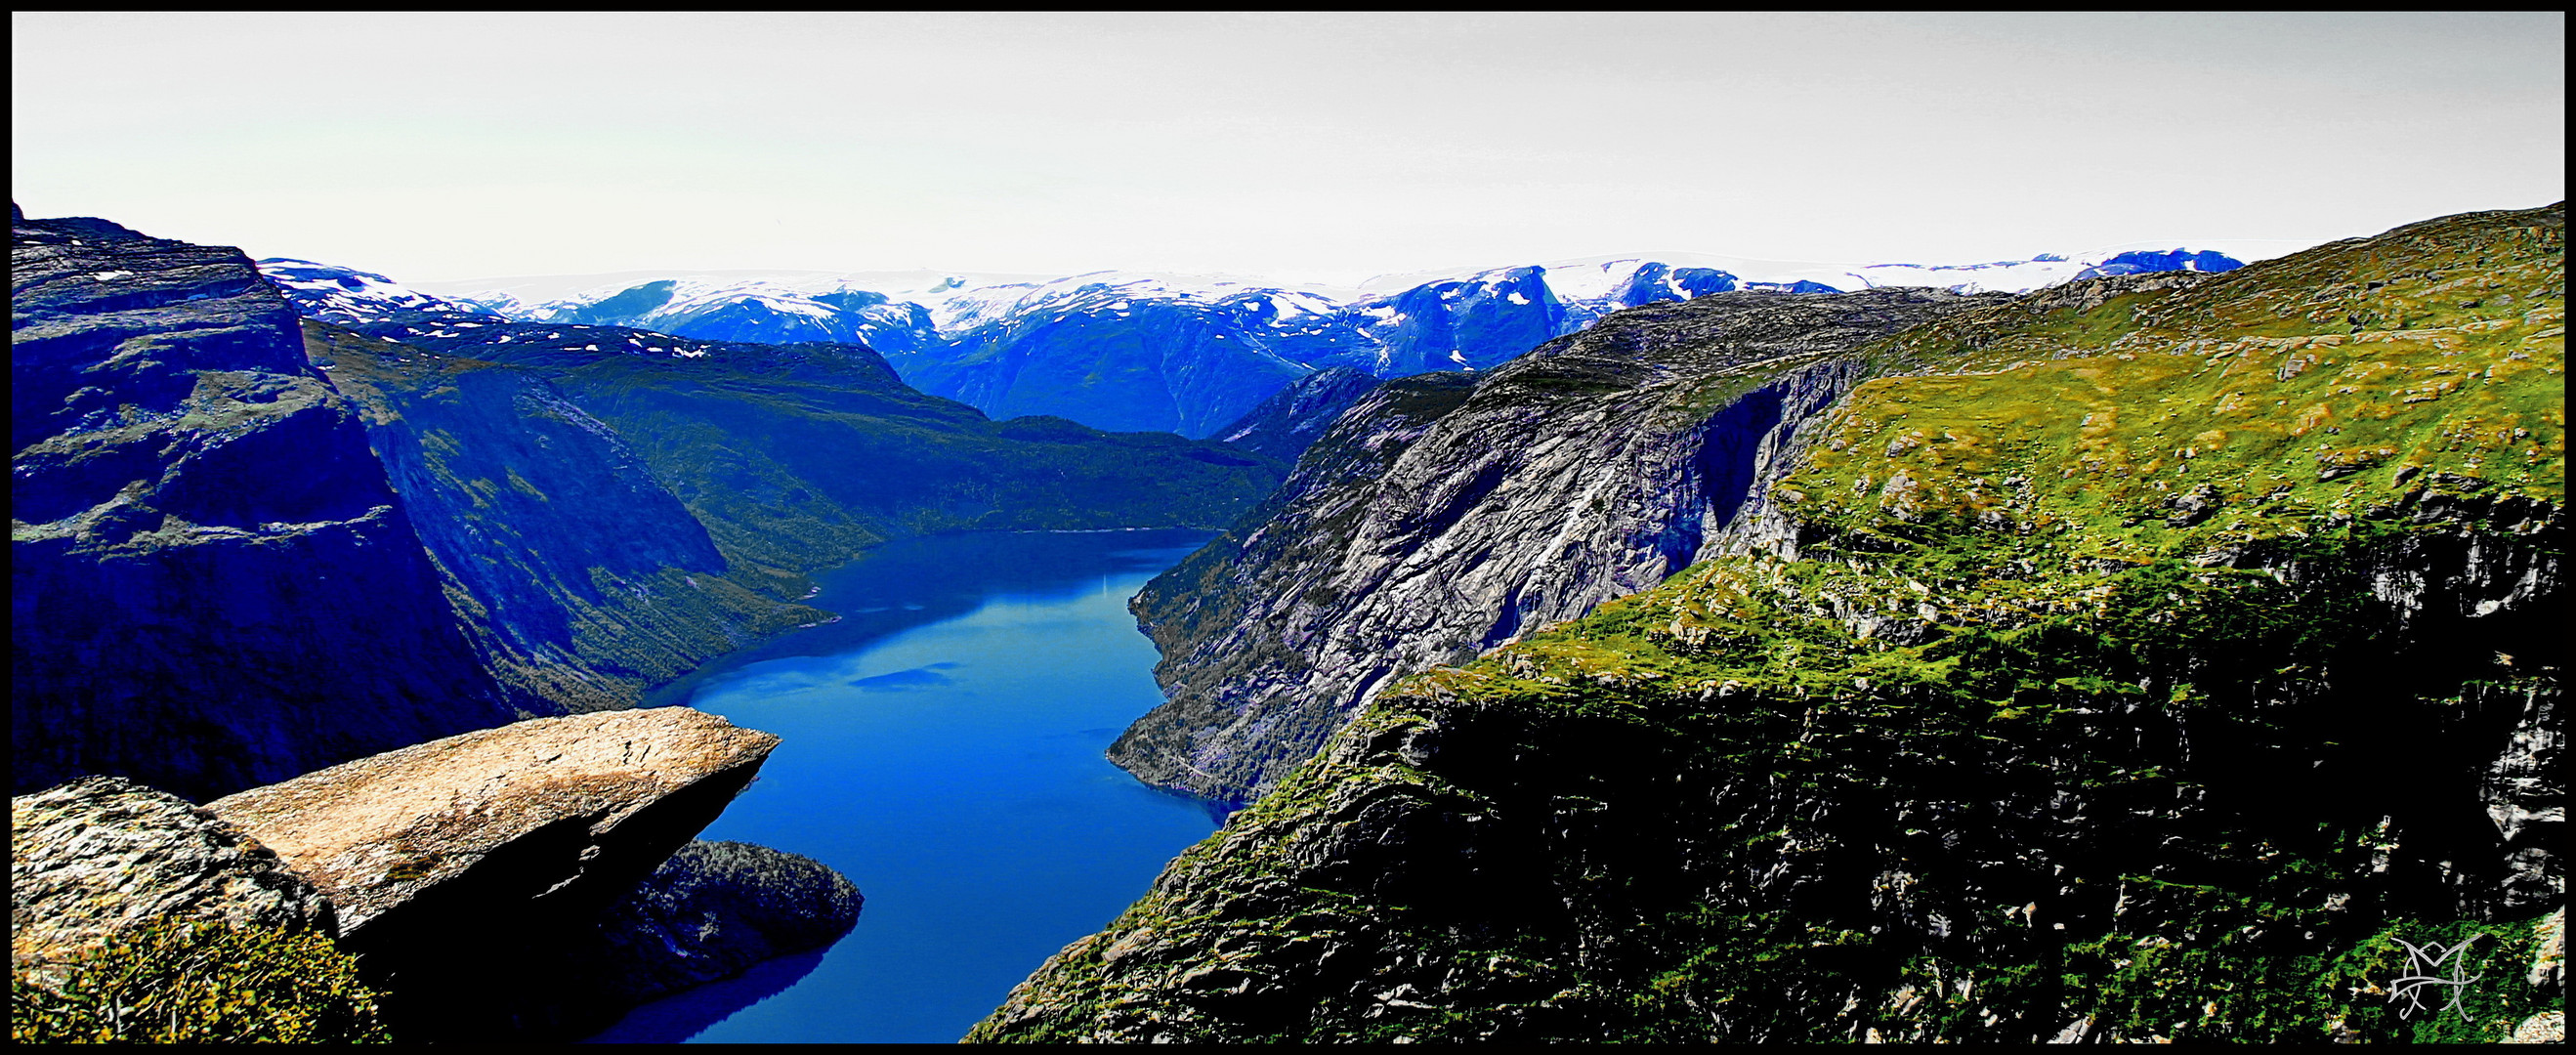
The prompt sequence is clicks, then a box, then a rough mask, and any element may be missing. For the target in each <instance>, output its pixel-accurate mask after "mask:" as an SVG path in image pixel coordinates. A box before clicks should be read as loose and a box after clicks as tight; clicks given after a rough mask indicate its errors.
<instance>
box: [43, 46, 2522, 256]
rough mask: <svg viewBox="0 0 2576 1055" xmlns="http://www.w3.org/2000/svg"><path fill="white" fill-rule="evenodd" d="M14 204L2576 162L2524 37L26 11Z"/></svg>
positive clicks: (2372, 205) (1122, 214)
mask: <svg viewBox="0 0 2576 1055" xmlns="http://www.w3.org/2000/svg"><path fill="white" fill-rule="evenodd" d="M10 28H11V45H12V56H11V67H10V69H11V81H12V91H11V97H10V99H11V117H12V120H11V126H10V135H11V147H12V149H11V158H10V165H11V168H10V191H11V196H12V197H13V198H14V199H15V200H16V201H18V202H19V203H20V204H22V205H23V206H25V207H26V208H27V210H28V212H29V214H30V215H35V216H62V215H94V216H103V217H106V218H108V219H112V220H115V221H117V222H120V223H123V224H126V225H127V226H130V227H134V228H136V229H139V230H142V231H144V232H145V233H147V234H154V235H159V236H163V237H170V238H183V239H187V240H190V241H197V242H210V243H222V244H231V245H239V246H242V247H244V248H246V249H248V250H249V251H250V252H251V254H252V255H254V256H270V255H281V256H299V257H306V258H310V259H316V260H323V261H328V262H333V263H341V264H347V265H351V266H355V267H360V268H364V269H368V270H374V271H381V272H384V273H386V274H389V275H392V276H394V277H395V278H397V279H406V280H413V281H429V280H440V279H459V278H470V277H482V276H494V275H513V274H553V273H575V272H579V273H587V272H602V271H616V270H630V269H646V268H656V269H659V268H668V269H701V268H814V269H826V270H891V269H908V268H915V267H928V268H942V269H957V270H979V271H1031V272H1052V273H1070V272H1079V271H1089V270H1097V269H1102V268H1126V269H1151V270H1185V271H1226V272H1234V273H1240V274H1250V275H1267V276H1273V277H1278V278H1283V279H1305V280H1342V281H1348V280H1353V279H1357V278H1360V277H1364V276H1367V275H1371V274H1377V273H1383V272H1398V271H1412V270H1421V269H1428V268H1446V267H1453V266H1462V265H1478V266H1481V265H1498V264H1507V263H1522V262H1530V261H1537V260H1544V259H1550V258H1558V257H1569V256H1582V255H1590V254H1598V253H1612V252H1635V251H1653V250H1685V251H1698V252H1707V253H1719V254H1727V255H1734V256H1746V257H1767V258H1775V259H1788V260H1827V261H1872V260H1884V261H1900V260H1901V261H1916V262H1938V263H1950V262H1968V261H1977V260H1993V259H2003V258H2023V257H2028V256H2030V255H2031V254H2033V253H2036V252H2041V251H2061V252H2062V251H2068V250H2081V249H2084V248H2088V247H2091V246H2098V245H2105V244H2111V243H2119V242H2129V241H2137V240H2171V241H2190V240H2205V239H2219V238H2256V239H2291V240H2296V241H2299V242H2303V243H2314V242H2321V241H2326V240H2331V239H2334V238H2342V237H2350V236H2355V235H2364V234H2372V233H2376V232H2378V231H2381V230H2384V229H2386V228H2389V227H2392V226H2395V225H2398V224H2401V223H2407V222H2411V221H2414V220H2419V219H2425V218H2429V217H2432V216H2438V215H2442V214H2445V213H2451V212H2459V211H2464V210H2470V209H2494V208H2522V207H2530V206H2536V205H2545V204H2548V203H2549V202H2552V201H2556V200H2559V199H2560V198H2561V197H2563V196H2564V194H2565V191H2564V184H2565V180H2566V139H2565V128H2564V124H2565V119H2566V89H2565V80H2566V18H2565V16H2564V14H2561V13H2536V14H2534V13H2521V14H2516V13H2506V14H2395V15H2389V14H2345V15H2334V14H2289V15H2198V14H2161V13H2159V14H2101V15H1998V14H1987V15H1933V14H1861V15H1832V14H1749V15H1748V14H1698V15H1670V14H1628V15H1561V14H1560V15H1551V14H1458V13H1439V14H1385V15H1340V14H1337V15H1313V14H1284V15H1268V14H1263V15H1224V14H1196V15H1193V14H1179V15H1173V14H1129V15H1096V14H1062V15H1059V14H838V15H806V14H759V15H733V14H634V15H586V14H585V15H566V14H534V15H519V14H347V15H306V14H169V13H156V14H99V13H32V14H31V13H17V14H12V15H11V16H10Z"/></svg>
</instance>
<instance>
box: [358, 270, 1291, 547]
mask: <svg viewBox="0 0 2576 1055" xmlns="http://www.w3.org/2000/svg"><path fill="white" fill-rule="evenodd" d="M352 330H353V331H354V332H356V333H359V334H362V335H364V336H365V337H368V338H372V339H375V340H378V341H383V342H391V343H396V344H399V345H401V346H402V347H404V348H408V349H415V350H417V351H418V352H421V353H426V354H428V355H431V356H433V357H438V358H442V359H475V360H480V361H485V362H491V363H498V364H502V365H504V366H508V367H512V368H515V369H518V370H524V371H527V372H529V373H531V374H533V375H535V376H536V377H539V378H542V379H543V380H544V381H545V382H546V383H547V384H549V385H552V386H553V387H554V389H555V390H556V391H559V392H561V393H562V395H563V397H564V398H565V399H566V400H567V401H569V404H570V405H571V406H572V407H574V408H576V409H578V410H579V412H580V413H582V414H584V415H587V416H588V417H590V418H593V419H596V420H597V421H598V422H600V423H601V424H603V425H604V426H606V427H607V428H608V429H609V430H611V431H612V432H613V433H614V434H615V435H616V437H617V438H618V440H619V442H620V443H621V444H623V445H624V447H625V448H626V449H628V450H631V451H633V452H634V454H635V456H636V457H638V458H640V459H641V460H642V462H643V465H644V467H645V469H646V470H648V471H649V472H650V474H651V477H652V479H653V480H654V481H656V482H657V483H658V484H660V485H661V486H663V487H665V488H667V489H668V490H669V491H670V493H671V494H672V495H674V496H675V497H676V498H677V499H678V500H679V502H680V503H681V504H682V505H683V506H685V507H686V508H687V510H688V512H689V513H690V514H691V515H692V516H694V517H696V518H697V520H698V521H699V522H700V523H701V524H703V525H704V526H705V529H706V532H707V535H708V537H709V539H710V540H711V541H712V542H713V544H714V546H715V548H716V551H717V552H718V553H719V554H721V555H722V556H723V558H724V559H725V560H726V561H728V562H730V563H729V565H728V566H729V567H731V568H733V569H734V571H735V572H738V573H740V575H744V576H751V577H752V579H750V580H745V581H774V582H776V583H777V584H779V585H782V586H783V585H791V584H792V585H798V586H801V585H802V584H803V583H804V580H803V575H804V573H806V572H809V571H816V570H820V569H823V568H827V567H832V566H834V565H838V564H841V563H843V562H846V561H848V560H849V559H851V558H852V557H855V556H857V555H858V554H859V553H861V552H863V551H864V550H866V549H868V548H869V547H872V546H875V545H877V544H879V543H882V542H884V541H886V540H888V539H893V538H901V537H907V536H911V535H922V534H934V533H938V532H944V531H970V530H1106V529H1115V528H1147V527H1184V526H1189V527H1196V526H1206V527H1214V526H1218V525H1222V524H1226V523H1229V522H1232V521H1233V520H1234V519H1236V518H1237V517H1239V516H1241V515H1242V514H1243V513H1245V512H1246V511H1248V510H1250V509H1251V508H1252V507H1253V505H1254V504H1255V503H1256V502H1258V501H1259V500H1260V498H1261V496H1262V495H1264V494H1266V493H1268V491H1269V490H1270V489H1271V488H1272V486H1274V485H1275V484H1276V483H1277V481H1278V479H1279V477H1280V475H1281V473H1282V471H1283V468H1284V466H1283V465H1282V464H1281V463H1280V462H1277V461H1275V460H1272V459H1269V458H1266V457H1263V456H1261V455H1259V454H1256V453H1251V452H1246V451H1242V450H1238V449H1236V448H1233V447H1229V446H1226V445H1224V444H1219V443H1212V442H1206V441H1193V440H1184V439H1182V438H1180V437H1178V436H1173V435H1171V434H1169V433H1150V432H1149V433H1110V432H1103V431H1100V430H1098V429H1093V428H1089V427H1087V426H1083V425H1078V424H1075V423H1074V422H1071V421H1066V420H1064V419H1061V418H1048V417H1026V418H1017V419H1013V420H1010V421H999V422H997V421H993V420H991V419H989V418H986V417H985V416H984V415H983V414H982V413H981V412H979V411H977V410H975V409H974V408H973V407H969V406H966V405H964V404H961V403H957V402H954V401H951V400H946V399H940V398H937V397H934V396H928V395H924V394H922V393H921V392H919V391H916V390H914V389H912V388H911V387H909V386H907V385H905V384H904V383H903V382H902V381H901V380H900V379H898V378H897V377H896V376H895V374H894V371H893V370H892V369H890V368H889V367H888V366H887V365H886V361H885V360H884V359H883V358H882V357H880V356H878V355H877V354H876V353H874V352H872V351H870V350H868V349H867V348H865V347H862V346H858V345H846V344H842V345H835V344H799V345H770V344H754V343H747V342H736V341H706V340H695V339H686V338H674V337H670V336H667V335H664V334H659V333H652V332H648V331H643V330H635V329H628V328H623V327H610V326H583V325H570V324H543V325H540V324H534V323H516V322H488V321H483V320H481V319H479V318H476V317H469V316H458V315H446V316H424V315H406V316H400V317H397V318H394V319H391V320H389V321H381V322H372V323H365V324H361V325H358V326H355V327H352ZM763 576H765V577H766V579H763V578H762V577H763Z"/></svg>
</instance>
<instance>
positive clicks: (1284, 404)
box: [1213, 366, 1377, 463]
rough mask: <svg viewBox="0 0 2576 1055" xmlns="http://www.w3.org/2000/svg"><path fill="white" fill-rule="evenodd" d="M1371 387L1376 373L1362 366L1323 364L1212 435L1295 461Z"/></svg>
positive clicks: (1222, 440) (1250, 449) (1373, 386)
mask: <svg viewBox="0 0 2576 1055" xmlns="http://www.w3.org/2000/svg"><path fill="white" fill-rule="evenodd" d="M1376 387H1377V378H1376V377H1374V376H1372V375H1370V374H1369V373H1368V372H1367V371H1364V370H1354V369H1352V368H1350V367H1347V366H1334V367H1326V368H1325V369H1322V370H1317V371H1315V372H1314V373H1311V374H1308V375H1306V376H1304V377H1301V378H1298V379H1297V380H1296V381H1294V382H1291V383H1290V384H1289V385H1288V387H1286V388H1283V389H1280V390H1279V391H1278V393H1277V394H1275V395H1272V396H1271V397H1270V398H1268V399H1265V400H1262V401H1261V405H1260V406H1257V407H1254V408H1252V410H1251V411H1250V412H1248V413H1246V414H1244V415H1243V416H1242V417H1240V418H1237V419H1235V422H1234V424H1231V425H1228V426H1226V427H1224V428H1221V429H1218V430H1216V433H1215V435H1214V437H1213V438H1214V439H1216V440H1218V441H1219V442H1222V443H1230V444H1233V445H1234V446H1237V447H1241V448H1243V449H1245V450H1249V451H1258V452H1260V453H1262V454H1266V455H1269V456H1270V457H1273V458H1277V459H1279V460H1280V461H1283V462H1290V463H1294V462H1295V461H1296V460H1297V456H1298V455H1300V454H1304V453H1306V448H1307V447H1309V446H1312V445H1313V444H1314V442H1315V437H1318V436H1321V435H1323V434H1324V430H1325V429H1328V428H1331V427H1332V425H1333V422H1334V421H1335V420H1336V419H1338V418H1340V417H1341V416H1342V412H1343V411H1345V410H1349V409H1351V404H1353V403H1357V402H1359V401H1360V397H1361V396H1364V395H1367V394H1368V391H1369V389H1372V388H1376Z"/></svg>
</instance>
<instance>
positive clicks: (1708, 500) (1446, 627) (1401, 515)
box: [1110, 290, 2005, 800]
mask: <svg viewBox="0 0 2576 1055" xmlns="http://www.w3.org/2000/svg"><path fill="white" fill-rule="evenodd" d="M2002 299H2005V298H2004V297H2003V295H2001V294H1990V295H1984V296H1975V297H1969V296H1961V295H1958V294H1952V293H1946V292H1940V291H1931V290H1874V291H1870V292H1867V293H1854V294H1840V295H1836V294H1781V293H1725V294H1718V295H1715V296H1710V297H1703V298H1700V299H1697V300H1693V301H1689V302H1686V303H1679V304H1662V305H1653V306H1648V307H1640V308H1634V309H1630V310H1628V311H1624V312H1619V313H1617V314H1614V315H1611V316H1609V317H1608V318H1605V319H1603V320H1602V321H1601V322H1600V323H1598V324H1596V325H1595V326H1594V327H1592V328H1591V329H1589V330H1586V331H1584V332H1583V333H1581V334H1578V335H1575V336H1572V337H1568V338H1563V339H1560V340H1557V341H1553V342H1550V343H1548V344H1546V345H1543V346H1541V347H1539V348H1537V349H1536V350H1534V351H1532V352H1531V353H1530V354H1528V355H1525V356H1522V357H1521V358H1519V359H1516V360H1513V361H1512V362H1510V363H1508V364H1506V365H1504V366H1502V367H1500V368H1497V369H1495V370H1493V371H1492V372H1490V373H1486V374H1481V375H1465V374H1451V375H1425V376H1426V377H1432V378H1435V380H1429V381H1421V382H1418V383H1417V384H1415V385H1413V386H1407V387H1399V383H1397V382H1390V383H1388V386H1386V387H1382V388H1380V389H1378V390H1377V391H1375V392H1371V393H1370V394H1368V395H1367V396H1366V397H1364V398H1362V399H1361V400H1360V401H1359V403H1358V404H1357V405H1356V406H1355V407H1353V408H1352V409H1351V410H1349V411H1346V412H1344V413H1343V414H1342V415H1340V416H1339V418H1338V419H1337V421H1336V422H1335V423H1334V424H1333V426H1332V428H1331V429H1330V430H1329V431H1327V432H1326V433H1324V435H1323V436H1322V437H1321V438H1319V439H1318V440H1316V441H1315V442H1314V444H1313V446H1311V447H1309V448H1308V449H1307V451H1306V454H1305V456H1304V457H1303V459H1302V460H1300V462H1299V463H1298V466H1297V469H1296V471H1295V472H1294V473H1293V474H1292V475H1291V476H1290V478H1289V480H1288V481H1287V482H1286V483H1285V484H1283V485H1282V487H1281V490H1280V491H1279V492H1278V493H1277V494H1276V495H1274V496H1273V497H1272V498H1271V499H1270V500H1269V502H1268V504H1266V505H1265V506H1264V508H1263V509H1262V510H1260V511H1258V512H1256V513H1255V514H1254V515H1253V516H1250V517H1247V518H1246V519H1245V520H1244V521H1243V522H1241V523H1240V524H1239V525H1238V526H1237V527H1236V529H1235V530H1233V531H1230V532H1228V533H1227V534H1226V535H1224V536H1222V537H1220V538H1218V539H1217V540H1216V541H1214V542H1211V543H1209V544H1208V546H1207V547H1206V548H1205V549H1203V550H1201V551H1200V552H1199V553H1197V554H1194V555H1192V556H1191V557H1190V558H1189V559H1187V560H1185V561H1183V562H1182V563H1181V564H1180V565H1178V566H1176V567H1174V568H1173V569H1172V570H1171V571H1169V572H1166V573H1165V574H1164V575H1162V576H1160V577H1158V578H1157V579H1155V580H1154V581H1153V582H1151V583H1149V584H1147V586H1146V588H1145V590H1144V592H1143V593H1141V594H1139V595H1138V596H1137V599H1136V601H1135V604H1134V608H1135V611H1136V614H1137V617H1138V619H1139V621H1140V622H1141V623H1142V624H1143V625H1144V627H1145V629H1146V632H1147V633H1149V634H1151V635H1152V636H1153V637H1154V639H1155V643H1156V645H1157V646H1159V647H1160V648H1161V649H1162V653H1163V662H1162V664H1161V665H1160V666H1158V667H1157V668H1156V675H1157V678H1158V679H1159V680H1160V681H1162V683H1163V685H1164V691H1165V694H1166V695H1167V696H1168V697H1169V701H1168V702H1167V703H1165V704H1164V705H1163V706H1162V707H1159V708H1157V709H1156V710H1154V711H1153V712H1152V713H1150V714H1148V715H1146V716H1145V717H1144V718H1141V719H1139V720H1138V721H1137V722H1136V724H1135V725H1134V726H1133V727H1131V728H1130V729H1128V731H1127V733H1126V734H1125V735H1124V736H1122V737H1120V738H1119V740H1118V742H1117V743H1116V744H1115V745H1114V746H1113V747H1112V748H1111V749H1110V757H1111V758H1112V759H1113V760H1114V761H1116V762H1117V763H1118V764H1119V765H1121V766H1124V767H1126V768H1127V769H1128V770H1129V771H1131V772H1133V773H1135V774H1137V775H1138V776H1139V777H1142V778H1143V779H1145V780H1147V781H1150V782H1152V783H1156V784H1161V785H1165V786H1168V787H1175V788H1180V789H1183V790H1186V791H1189V792H1191V793H1194V794H1199V795H1204V796H1208V797H1213V798H1230V799H1236V800H1243V799H1248V798H1251V797H1255V796H1257V795H1259V794H1260V793H1262V792H1263V791H1264V790H1266V789H1267V788H1268V787H1269V786H1271V785H1272V784H1274V783H1276V782H1277V781H1278V779H1279V778H1280V777H1281V776H1283V775H1285V774H1286V772H1287V770H1288V769H1289V767H1291V766H1294V765H1296V764H1297V763H1299V762H1302V761H1304V760H1305V759H1306V758H1308V757H1309V756H1311V755H1312V754H1313V753H1314V751H1315V749H1316V748H1317V747H1318V746H1319V745H1321V744H1322V743H1323V741H1324V739H1325V738H1326V737H1328V736H1330V735H1331V734H1332V732H1333V731H1334V730H1335V729H1337V728H1339V727H1340V725H1341V724H1342V723H1343V722H1345V721H1347V720H1348V719H1349V718H1350V716H1351V715H1352V714H1354V713H1356V712H1357V710H1358V708H1359V707H1360V705H1361V704H1362V703H1364V702H1366V700H1367V699H1368V697H1369V696H1370V694H1372V693H1374V692H1376V691H1377V690H1378V689H1380V688H1382V687H1383V686H1385V685H1387V684H1389V683H1390V682H1391V681H1393V680H1394V679H1397V678H1400V677H1403V676H1405V675H1408V674H1412V673H1415V672H1418V671H1421V670H1424V669H1427V668H1429V667H1431V666H1434V665H1437V664H1440V663H1449V662H1458V661H1462V660H1465V659H1469V658H1473V657H1474V656H1475V655H1476V654H1477V653H1479V652H1482V651H1484V650H1485V649H1488V648H1492V647H1494V646H1496V645H1499V644H1502V643H1504V642H1506V641H1509V640H1512V639H1513V638H1514V637H1515V636H1517V635H1519V634H1521V633H1522V632H1523V631H1524V630H1526V629H1530V628H1535V627H1538V626H1541V625H1544V624H1547V623H1551V622H1555V621H1558V620H1564V619H1571V618H1575V617H1577V616H1580V615H1583V614H1584V613H1586V612H1588V611H1590V610H1592V608H1593V607H1594V606H1595V605H1598V604H1600V603H1601V602H1602V601H1605V600H1608V599H1610V598H1612V597H1618V596H1622V595H1625V594H1629V593H1634V592H1636V591H1638V590H1641V589H1645V588H1646V587H1649V586H1652V585H1654V584H1656V583H1658V582H1661V581H1663V579H1664V577H1665V576H1668V575H1670V574H1672V573H1673V572H1675V571H1678V570H1680V569H1681V568H1682V567H1683V566H1684V565H1687V564H1689V563H1690V562H1691V561H1692V560H1693V559H1695V558H1696V557H1697V556H1698V555H1699V554H1701V553H1702V551H1703V550H1704V549H1705V548H1706V547H1708V546H1709V545H1711V544H1712V542H1713V540H1715V539H1716V538H1717V537H1718V536H1719V535H1720V534H1721V533H1723V532H1724V531H1725V530H1726V529H1727V528H1728V526H1729V525H1730V524H1733V523H1734V522H1736V521H1737V519H1738V518H1739V517H1746V516H1748V515H1749V514H1750V513H1752V512H1753V511H1756V510H1759V509H1760V508H1762V506H1763V503H1764V501H1765V491H1766V489H1767V487H1768V485H1769V482H1770V480H1771V479H1772V478H1773V477H1775V476H1776V475H1777V474H1778V472H1779V471H1780V468H1781V466H1782V465H1783V464H1784V463H1783V459H1782V457H1781V455H1782V453H1783V452H1784V451H1785V450H1787V449H1789V447H1790V446H1791V445H1792V444H1793V443H1794V442H1795V438H1796V436H1797V430H1798V428H1799V427H1800V425H1801V424H1802V423H1804V422H1805V421H1806V420H1807V419H1809V418H1810V417H1812V416H1813V415H1815V414H1816V413H1818V412H1820V411H1822V410H1823V409H1824V408H1825V407H1827V406H1829V405H1830V404H1831V403H1832V402H1833V401H1834V400H1835V399H1836V398H1837V397H1839V396H1840V395H1842V394H1843V393H1844V392H1845V391H1847V390H1848V389H1849V388H1850V387H1851V386H1852V385H1853V384H1855V383H1857V382H1858V381H1859V380H1860V379H1862V378H1863V377H1865V376H1868V374H1869V373H1870V372H1871V370H1872V367H1871V366H1870V364H1869V362H1868V361H1867V360H1865V359H1864V358H1862V357H1860V356H1857V355H1856V354H1854V352H1855V349H1857V348H1859V347H1860V346H1861V345H1863V344H1864V343H1866V342H1868V341H1871V340H1873V339H1876V338H1880V337H1884V336H1886V335H1887V334H1889V333H1893V332H1895V331H1897V330H1900V329H1904V328H1906V327H1908V326H1913V325H1916V324H1918V323H1922V322H1925V321H1927V320H1931V319H1934V318H1939V317H1941V316H1943V315H1945V314H1949V313H1953V312H1957V311H1961V310H1965V309H1968V308H1972V307H1976V306H1979V305H1984V304H1992V303H1995V302H1997V301H2000V300H2002Z"/></svg>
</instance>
